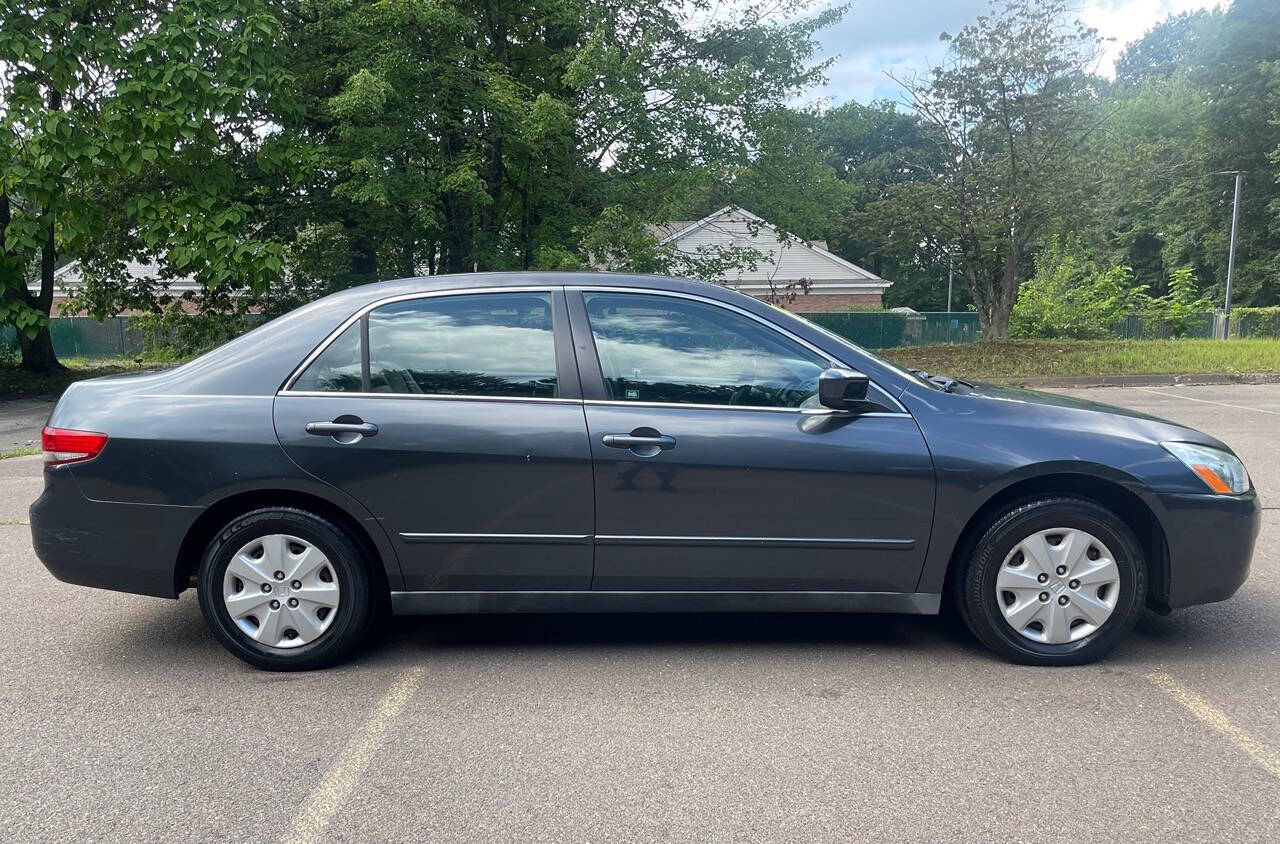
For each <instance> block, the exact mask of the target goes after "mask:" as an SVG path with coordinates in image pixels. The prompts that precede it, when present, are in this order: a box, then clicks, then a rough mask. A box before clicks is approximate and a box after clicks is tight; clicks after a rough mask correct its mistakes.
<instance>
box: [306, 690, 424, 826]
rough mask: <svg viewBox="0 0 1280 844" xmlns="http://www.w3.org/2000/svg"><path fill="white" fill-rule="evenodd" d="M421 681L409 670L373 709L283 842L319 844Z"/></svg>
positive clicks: (327, 773)
mask: <svg viewBox="0 0 1280 844" xmlns="http://www.w3.org/2000/svg"><path fill="white" fill-rule="evenodd" d="M421 679H422V668H420V667H419V668H410V669H409V670H408V671H406V672H404V673H403V674H401V675H400V676H399V677H398V678H397V679H396V681H395V682H394V683H393V684H392V685H391V688H390V689H388V690H387V693H386V694H385V695H383V696H382V700H380V701H378V704H377V706H375V707H374V708H373V712H372V714H370V715H369V720H368V721H366V722H365V724H364V726H363V727H361V728H360V732H358V733H356V734H355V735H354V736H353V737H352V738H351V741H349V742H348V743H347V746H346V747H345V748H343V750H342V752H341V753H339V754H338V758H337V759H336V760H334V763H333V764H332V765H331V766H330V767H329V770H328V771H327V772H325V775H324V779H323V780H321V782H320V786H319V787H318V788H317V789H316V790H315V791H313V792H312V793H311V796H310V797H308V798H307V800H306V802H305V803H303V804H302V808H301V809H300V810H299V811H298V816H297V817H296V818H295V819H294V822H293V831H292V832H291V833H290V834H289V836H288V837H287V838H285V839H284V840H285V841H287V842H289V844H309V842H312V841H319V840H320V839H321V837H322V836H323V835H324V830H325V827H327V826H328V825H329V821H330V820H331V819H332V818H333V816H334V814H335V813H336V812H337V811H338V809H340V808H342V803H343V801H344V800H346V799H347V796H348V795H350V794H351V790H352V789H353V788H355V785H356V782H357V781H359V779H360V775H361V774H362V773H364V769H365V768H367V767H368V766H369V762H370V761H372V760H373V756H374V754H375V753H377V752H378V750H379V748H381V747H382V745H383V742H384V741H385V740H386V736H387V730H388V728H390V726H391V723H392V722H393V721H394V720H395V718H396V716H397V715H399V714H400V710H402V709H404V705H405V704H406V703H408V701H409V698H411V697H412V696H413V693H414V691H415V690H416V689H417V688H418V681H419V680H421Z"/></svg>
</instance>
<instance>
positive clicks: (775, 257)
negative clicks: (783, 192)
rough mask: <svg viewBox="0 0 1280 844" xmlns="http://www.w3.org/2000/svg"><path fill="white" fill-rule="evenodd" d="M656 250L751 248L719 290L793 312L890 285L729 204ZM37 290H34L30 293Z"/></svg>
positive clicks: (76, 276)
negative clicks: (752, 256)
mask: <svg viewBox="0 0 1280 844" xmlns="http://www.w3.org/2000/svg"><path fill="white" fill-rule="evenodd" d="M649 230H650V233H651V234H653V235H654V236H655V237H657V238H658V241H659V244H660V245H661V246H664V247H667V248H669V249H672V250H675V251H676V252H679V253H682V254H684V255H686V256H688V257H689V258H691V259H697V258H708V257H712V256H714V255H715V253H716V252H717V251H719V250H723V249H732V248H739V249H749V250H752V251H754V252H755V253H756V254H757V255H758V256H759V257H758V259H757V260H756V266H755V267H754V268H746V269H741V270H731V271H729V272H728V273H726V274H725V276H724V277H723V278H719V279H717V281H719V282H720V283H721V284H724V285H726V286H729V287H732V288H734V289H735V290H740V291H742V292H743V293H746V294H748V295H750V296H755V297H757V298H760V299H769V298H770V297H771V295H773V296H776V297H777V300H778V303H779V304H782V305H783V306H784V307H786V308H787V309H788V310H791V311H798V312H807V313H813V312H823V311H827V312H831V311H845V310H849V309H850V308H879V307H881V306H882V299H883V296H884V292H885V291H886V290H888V289H889V285H890V284H892V283H893V282H891V281H885V280H884V279H883V278H880V277H879V276H878V275H876V274H875V273H873V272H871V271H870V270H865V269H863V268H862V267H860V266H858V265H857V264H854V263H852V262H851V261H846V260H845V259H844V258H841V257H840V256H839V255H836V254H833V253H832V252H829V251H827V247H826V244H825V243H823V242H822V241H805V240H801V239H799V238H797V237H794V236H792V235H788V234H786V233H784V232H782V231H780V230H779V229H778V227H777V226H774V225H773V224H771V223H767V222H765V221H764V220H763V219H761V218H760V217H757V216H756V215H755V214H752V213H751V212H750V211H746V210H744V209H742V208H738V207H736V206H733V205H727V206H725V207H724V208H721V209H720V210H719V211H716V212H715V213H713V214H709V215H707V216H706V217H703V218H702V219H701V220H692V221H679V222H670V223H662V224H658V225H653V226H650V227H649ZM125 273H126V275H128V276H130V277H132V278H136V279H158V278H159V276H160V267H159V265H157V264H152V263H141V262H133V261H130V262H129V263H128V264H126V266H125ZM802 282H803V283H806V284H807V286H808V290H809V292H808V293H799V292H798V291H797V295H796V296H794V297H791V296H789V295H788V290H790V289H796V288H797V287H798V286H799V285H800V284H801V283H802ZM83 285H84V277H83V275H82V274H81V269H80V262H79V261H72V262H71V263H69V264H67V265H66V266H64V267H61V268H60V269H59V270H58V271H57V273H55V275H54V291H55V292H54V303H55V311H56V306H57V305H58V304H60V303H62V302H63V301H65V298H66V296H67V294H68V293H74V292H75V291H77V290H78V289H79V288H81V287H82V286H83ZM38 289H39V284H38V283H37V284H35V285H34V286H33V292H34V291H36V290H38ZM168 289H169V292H170V293H173V294H176V295H180V294H182V293H185V292H188V291H198V290H199V289H200V287H199V283H198V282H197V281H196V280H195V279H194V278H192V277H190V276H183V277H179V278H174V279H170V280H169V282H168Z"/></svg>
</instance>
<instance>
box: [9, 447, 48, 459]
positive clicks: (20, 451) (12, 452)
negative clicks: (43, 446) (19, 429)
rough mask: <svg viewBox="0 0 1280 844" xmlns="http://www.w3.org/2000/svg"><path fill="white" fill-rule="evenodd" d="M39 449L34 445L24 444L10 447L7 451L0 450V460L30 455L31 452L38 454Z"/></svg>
mask: <svg viewBox="0 0 1280 844" xmlns="http://www.w3.org/2000/svg"><path fill="white" fill-rule="evenodd" d="M39 453H40V449H38V448H35V447H34V446H26V447H25V448H11V449H9V450H8V451H0V460H8V459H9V458H10V457H30V456H32V455H33V454H39Z"/></svg>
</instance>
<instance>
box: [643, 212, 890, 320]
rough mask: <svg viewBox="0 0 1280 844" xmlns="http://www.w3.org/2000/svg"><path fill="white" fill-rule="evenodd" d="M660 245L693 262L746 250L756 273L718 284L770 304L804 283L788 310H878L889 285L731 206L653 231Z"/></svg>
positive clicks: (734, 274)
mask: <svg viewBox="0 0 1280 844" xmlns="http://www.w3.org/2000/svg"><path fill="white" fill-rule="evenodd" d="M650 232H651V233H652V234H653V235H654V236H656V237H657V238H658V242H659V244H660V245H662V246H666V247H668V248H670V249H674V250H676V251H678V252H680V253H683V254H684V255H687V256H689V257H691V258H697V257H698V256H699V255H701V256H707V255H708V254H709V253H710V254H714V253H715V252H716V251H717V248H720V249H725V248H730V247H739V248H748V249H752V250H754V251H755V252H757V253H759V254H760V255H761V256H762V257H761V258H760V259H759V260H758V261H757V264H756V267H755V269H744V270H733V271H730V272H728V273H726V275H725V276H724V277H723V278H720V279H717V281H719V282H720V283H721V284H725V285H727V286H729V287H732V288H734V289H735V290H740V291H742V292H743V293H746V294H748V295H751V296H755V297H757V298H762V299H767V298H768V297H769V296H770V294H771V293H773V292H775V291H776V292H777V293H779V294H784V295H785V291H786V290H787V288H788V287H789V286H795V285H798V284H799V283H800V282H801V281H802V280H806V281H807V282H808V285H809V292H808V293H807V294H800V295H797V296H796V297H795V299H794V300H793V301H785V300H784V301H783V304H784V305H785V306H786V308H787V309H788V310H792V311H802V312H817V311H843V310H848V309H849V308H851V307H856V308H879V307H881V305H882V299H883V297H884V292H885V291H886V290H887V289H889V285H890V284H892V283H893V282H891V281H885V280H884V279H883V278H880V277H879V276H878V275H876V274H875V273H873V272H871V271H870V270H865V269H863V268H862V267H859V266H858V265H857V264H854V263H852V262H850V261H846V260H845V259H844V258H841V257H840V256H839V255H835V254H833V253H831V252H829V251H827V248H826V244H825V243H823V242H822V241H805V240H801V239H799V238H797V237H794V236H791V235H787V234H785V233H783V232H781V231H780V230H779V229H778V228H777V226H774V225H772V224H771V223H767V222H765V221H764V220H763V219H761V218H760V217H757V216H756V215H755V214H752V213H751V212H750V211H746V210H744V209H742V208H738V207H736V206H733V205H727V206H725V207H724V208H721V209H720V210H719V211H716V212H715V213H713V214H709V215H707V216H706V217H703V218H702V219H701V220H693V221H680V222H670V223H663V224H660V225H656V226H652V227H650Z"/></svg>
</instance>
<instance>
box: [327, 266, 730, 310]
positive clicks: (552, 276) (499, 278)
mask: <svg viewBox="0 0 1280 844" xmlns="http://www.w3.org/2000/svg"><path fill="white" fill-rule="evenodd" d="M540 285H550V286H553V287H575V286H583V287H644V288H650V289H655V290H673V291H684V292H697V293H701V294H703V295H711V296H716V295H717V294H721V293H723V292H724V291H725V290H726V288H725V287H723V286H722V285H719V284H715V283H713V282H709V281H697V280H693V279H682V278H672V277H670V276H662V275H652V274H643V273H611V272H576V271H575V272H565V271H560V270H519V271H510V272H483V273H451V274H448V275H432V276H414V277H411V278H400V279H394V280H391V281H379V282H374V283H371V284H362V285H359V286H358V287H352V288H349V289H348V290H344V291H341V292H340V293H337V294H334V296H335V297H342V298H344V299H345V300H347V301H354V300H356V299H359V300H361V301H362V302H363V303H364V304H368V303H369V302H376V301H378V300H380V299H385V298H388V297H392V296H403V295H407V294H413V293H431V292H434V291H442V290H460V289H470V288H503V287H527V286H540ZM344 294H345V295H344ZM321 301H323V300H321Z"/></svg>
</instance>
